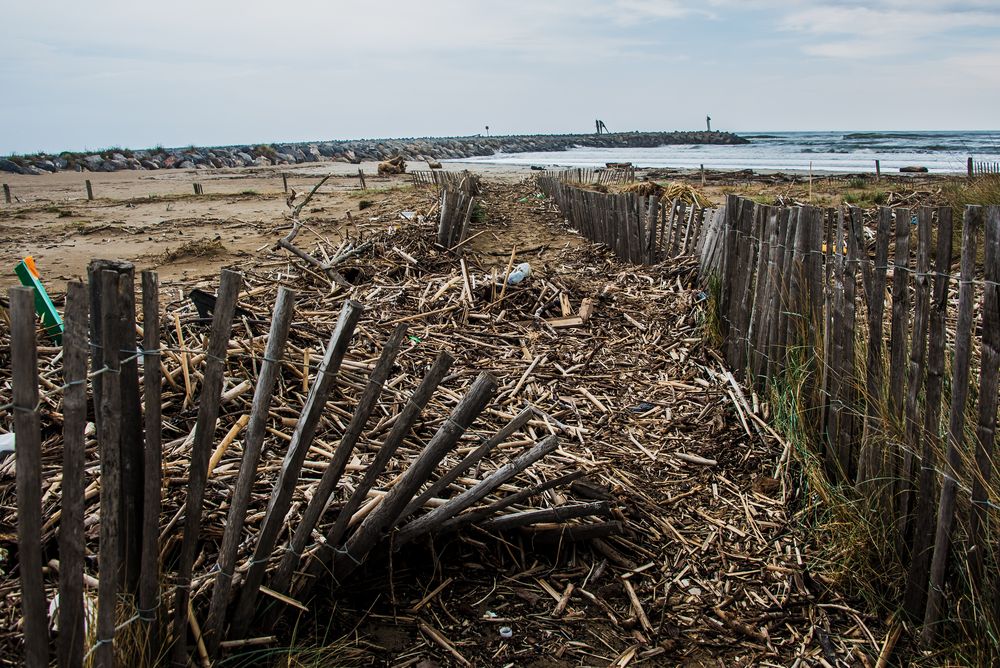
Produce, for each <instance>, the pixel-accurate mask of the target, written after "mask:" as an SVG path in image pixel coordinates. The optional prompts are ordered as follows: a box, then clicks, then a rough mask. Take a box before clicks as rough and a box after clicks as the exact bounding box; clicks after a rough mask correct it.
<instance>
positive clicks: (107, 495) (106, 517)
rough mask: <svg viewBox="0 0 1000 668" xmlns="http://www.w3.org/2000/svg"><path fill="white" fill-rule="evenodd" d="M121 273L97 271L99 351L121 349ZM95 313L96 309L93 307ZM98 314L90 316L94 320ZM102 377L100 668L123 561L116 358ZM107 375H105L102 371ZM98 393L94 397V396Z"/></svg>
mask: <svg viewBox="0 0 1000 668" xmlns="http://www.w3.org/2000/svg"><path fill="white" fill-rule="evenodd" d="M118 278H119V273H118V272H116V271H113V270H109V269H104V270H102V271H100V272H95V274H94V276H93V279H94V280H95V281H97V282H98V284H99V286H100V287H99V289H98V294H99V295H100V299H101V301H100V304H101V311H100V317H101V325H100V326H101V332H100V333H101V338H100V343H99V344H98V345H99V346H100V349H101V350H102V351H117V350H121V345H122V341H121V336H120V333H121V332H120V330H119V320H120V318H119V315H120V314H119V304H118ZM91 311H92V312H93V311H94V309H93V308H92V309H91ZM96 315H97V314H96V313H95V314H94V316H95V317H96ZM97 371H98V372H99V373H102V375H101V376H98V377H101V378H103V382H102V384H101V385H102V388H101V392H100V396H99V403H98V420H97V432H98V438H97V440H98V444H99V450H100V456H101V501H100V508H101V527H100V532H101V537H100V543H99V545H100V553H99V557H98V558H99V560H100V561H99V563H100V564H102V568H101V570H100V581H99V584H98V587H97V636H96V645H95V646H94V663H95V665H96V666H98V668H103V667H104V666H109V667H110V666H114V665H115V650H114V640H115V624H116V622H117V607H118V581H119V564H120V560H121V543H120V542H119V540H120V538H119V530H120V528H121V512H120V510H121V451H120V450H119V449H118V444H119V443H120V440H121V417H122V410H121V408H122V396H121V386H120V383H119V371H120V359H119V356H118V355H117V354H114V353H113V352H108V354H105V355H103V362H102V366H101V368H100V369H97ZM104 371H106V372H107V373H103V372H104ZM96 396H97V395H96V394H95V397H96Z"/></svg>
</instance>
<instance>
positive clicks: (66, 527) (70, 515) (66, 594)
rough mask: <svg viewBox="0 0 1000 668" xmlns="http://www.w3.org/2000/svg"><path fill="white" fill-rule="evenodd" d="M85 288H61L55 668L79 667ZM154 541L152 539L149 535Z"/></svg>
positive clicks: (81, 641)
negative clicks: (60, 451) (63, 305)
mask: <svg viewBox="0 0 1000 668" xmlns="http://www.w3.org/2000/svg"><path fill="white" fill-rule="evenodd" d="M87 299H88V297H87V288H86V287H85V286H84V285H83V283H80V282H79V281H73V282H71V283H69V285H68V286H67V287H66V313H65V315H66V317H65V320H64V322H65V324H66V330H65V332H64V333H63V380H64V382H65V384H66V390H65V391H64V394H63V469H62V493H61V496H62V503H61V510H62V515H61V516H60V518H59V645H58V652H57V653H58V657H59V665H60V666H61V667H62V668H79V667H80V666H82V665H83V646H84V632H83V628H84V613H83V566H84V563H83V560H84V554H85V549H86V547H85V535H84V526H83V522H84V504H85V501H84V467H85V465H86V454H85V439H84V430H85V429H86V426H87V359H88V357H89V356H90V340H89V336H88V325H87V311H88V302H87ZM154 535H155V534H154Z"/></svg>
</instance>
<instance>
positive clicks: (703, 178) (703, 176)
mask: <svg viewBox="0 0 1000 668" xmlns="http://www.w3.org/2000/svg"><path fill="white" fill-rule="evenodd" d="M701 187H702V188H704V187H705V165H702V166H701Z"/></svg>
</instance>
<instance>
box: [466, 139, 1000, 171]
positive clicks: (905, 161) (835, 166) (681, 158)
mask: <svg viewBox="0 0 1000 668" xmlns="http://www.w3.org/2000/svg"><path fill="white" fill-rule="evenodd" d="M737 134H738V135H740V136H741V137H744V138H745V139H748V140H749V141H750V143H749V144H740V145H733V146H710V145H704V144H678V145H673V146H658V147H655V148H586V147H575V148H571V149H569V150H566V151H550V152H536V153H497V154H495V155H491V156H478V157H474V158H466V159H465V160H462V161H460V162H470V163H486V164H496V165H537V166H541V167H547V168H551V167H601V166H604V163H606V162H631V163H632V164H634V165H635V166H636V167H672V168H677V169H698V168H699V167H700V166H701V165H704V166H705V168H706V169H713V170H740V169H752V170H754V171H755V172H772V171H803V172H804V171H809V170H810V169H811V170H813V171H814V172H821V173H822V172H848V173H860V172H874V171H875V161H876V160H879V161H880V165H881V169H882V171H883V172H885V173H890V172H898V171H899V168H900V167H909V166H922V167H926V168H927V169H928V171H930V172H933V173H941V174H946V173H965V171H966V164H967V161H968V158H969V157H972V158H973V159H974V160H977V161H980V160H981V161H986V162H1000V131H994V130H989V131H987V130H981V131H908V132H893V131H882V132H875V131H851V132H844V131H839V132H833V131H829V132H739V133H737Z"/></svg>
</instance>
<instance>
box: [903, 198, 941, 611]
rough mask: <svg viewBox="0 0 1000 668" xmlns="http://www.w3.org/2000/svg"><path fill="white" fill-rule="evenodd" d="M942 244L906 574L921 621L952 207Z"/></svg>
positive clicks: (908, 600) (909, 600) (908, 606)
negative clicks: (908, 563)
mask: <svg viewBox="0 0 1000 668" xmlns="http://www.w3.org/2000/svg"><path fill="white" fill-rule="evenodd" d="M937 213H938V224H937V249H936V250H935V252H934V294H933V296H932V298H931V304H930V326H929V331H928V334H927V340H928V346H929V349H928V353H927V379H926V381H925V385H926V390H925V393H926V397H925V399H924V424H923V434H922V447H921V454H920V461H921V466H920V475H919V476H918V482H917V491H916V500H917V502H916V511H915V519H914V525H913V547H912V549H911V551H910V569H909V573H908V574H907V578H906V580H907V581H906V592H905V594H904V596H903V608H904V609H905V610H906V612H907V614H908V615H909V616H910V618H911V619H912V620H913V621H915V622H920V621H921V620H922V619H923V613H924V609H925V605H926V602H927V578H928V576H929V569H930V560H931V548H932V543H933V536H934V506H933V501H934V500H935V499H936V498H937V495H936V494H935V493H934V492H935V486H936V482H937V481H936V480H935V477H934V473H935V471H936V469H937V466H938V461H937V459H936V457H935V454H936V453H937V452H938V451H939V450H938V446H939V445H940V441H941V439H940V437H939V433H940V423H941V392H942V387H943V380H944V357H945V344H946V341H947V333H946V325H947V315H948V284H949V282H950V279H951V251H952V219H951V209H950V208H947V207H941V208H939V209H938V210H937Z"/></svg>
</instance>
